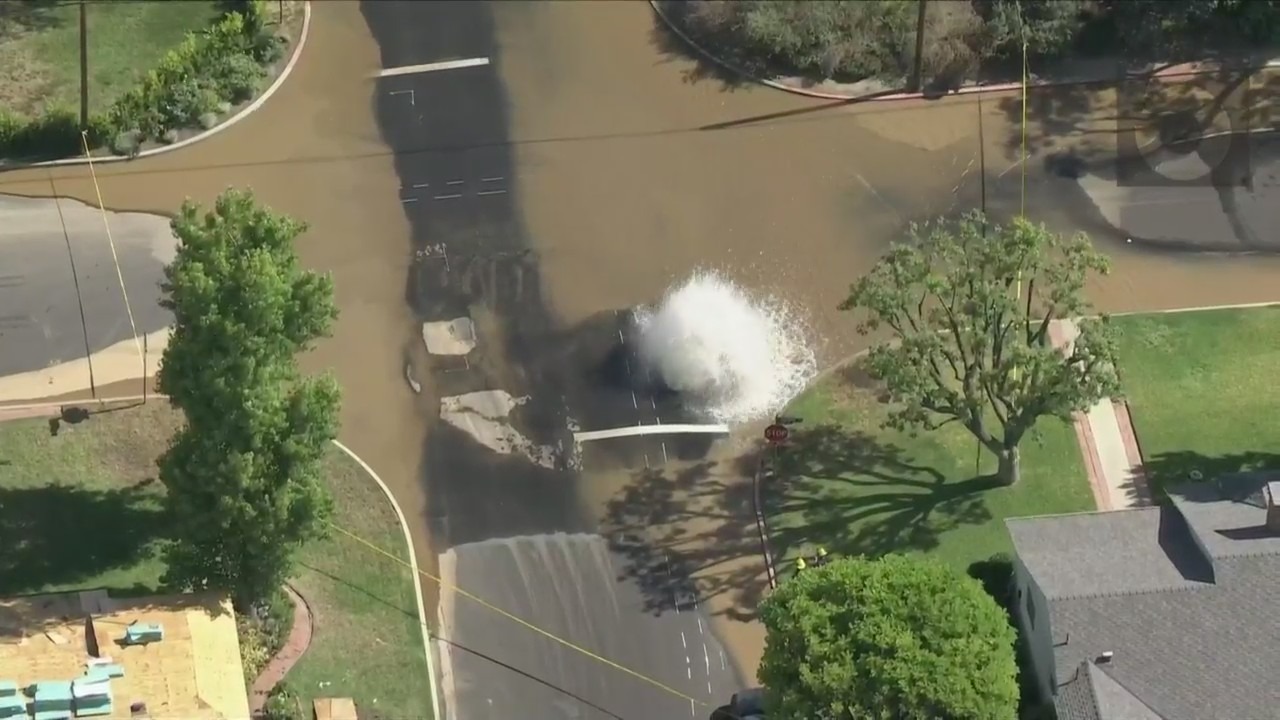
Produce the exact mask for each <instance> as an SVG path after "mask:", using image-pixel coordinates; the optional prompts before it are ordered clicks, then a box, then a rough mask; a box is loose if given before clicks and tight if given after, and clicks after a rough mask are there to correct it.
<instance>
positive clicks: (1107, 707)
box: [1008, 475, 1280, 720]
mask: <svg viewBox="0 0 1280 720" xmlns="http://www.w3.org/2000/svg"><path fill="white" fill-rule="evenodd" d="M1266 479H1267V478H1265V477H1263V476H1259V475H1249V476H1237V477H1231V478H1227V479H1225V480H1224V481H1223V482H1221V483H1213V484H1207V485H1206V486H1201V487H1195V488H1176V489H1174V490H1173V491H1171V493H1170V494H1171V495H1172V496H1173V497H1174V498H1175V501H1174V504H1173V505H1164V506H1160V507H1149V508H1139V509H1134V510H1124V511H1116V512H1106V513H1082V514H1078V515H1061V516H1049V517H1040V518H1020V519H1016V520H1009V521H1008V526H1009V531H1010V534H1011V535H1012V536H1013V541H1014V546H1015V548H1016V550H1017V553H1018V557H1019V559H1020V560H1021V561H1022V563H1023V566H1024V567H1025V568H1026V569H1027V571H1028V572H1029V573H1030V574H1031V576H1032V577H1033V578H1034V579H1035V580H1036V583H1037V585H1039V586H1040V588H1041V590H1042V592H1043V593H1044V595H1045V597H1046V599H1047V600H1048V602H1049V606H1050V607H1049V614H1050V619H1051V625H1050V627H1051V628H1052V633H1053V642H1054V645H1055V647H1054V661H1055V662H1054V664H1055V668H1056V672H1057V677H1056V682H1057V684H1058V686H1059V688H1060V694H1059V697H1058V698H1057V703H1058V705H1059V706H1060V707H1059V716H1060V718H1061V720H1121V719H1122V720H1131V719H1133V720H1139V719H1140V720H1148V718H1151V717H1155V718H1160V719H1161V720H1202V719H1203V718H1208V717H1233V718H1274V717H1277V707H1280V706H1277V705H1276V699H1275V697H1274V693H1268V692H1266V689H1267V688H1272V687H1274V681H1275V673H1276V669H1277V668H1280V619H1278V616H1277V615H1276V614H1275V612H1274V610H1273V607H1274V605H1275V602H1276V600H1277V598H1280V542H1277V538H1275V537H1274V536H1273V535H1270V534H1268V533H1266V532H1264V531H1263V528H1264V519H1265V512H1266V511H1265V509H1264V507H1263V506H1262V505H1260V504H1258V503H1257V502H1255V501H1254V500H1251V499H1250V498H1256V491H1257V489H1258V488H1260V487H1261V486H1262V485H1263V484H1264V483H1265V481H1266ZM1197 541H1199V545H1197ZM1201 547H1203V548H1204V550H1203V551H1202V550H1200V548H1201ZM1107 651H1111V652H1112V653H1114V655H1113V657H1112V659H1111V661H1110V662H1107V663H1105V664H1102V665H1094V661H1096V660H1097V659H1098V658H1099V657H1100V656H1101V655H1102V654H1103V653H1104V652H1107ZM1088 666H1093V667H1092V668H1090V667H1088ZM1082 695H1083V696H1085V697H1092V699H1093V706H1092V708H1093V710H1092V714H1090V712H1086V710H1085V708H1086V704H1084V703H1082V702H1081V700H1080V697H1081V696H1082ZM1125 695H1128V696H1132V698H1134V699H1136V700H1138V701H1139V702H1140V703H1141V704H1142V705H1143V706H1145V708H1147V710H1149V711H1150V712H1152V713H1154V715H1143V714H1141V713H1142V712H1146V711H1144V710H1141V709H1138V710H1135V709H1133V708H1129V707H1127V706H1126V705H1125V704H1124V696H1125ZM1108 713H1109V714H1108Z"/></svg>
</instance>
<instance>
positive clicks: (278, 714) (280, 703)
mask: <svg viewBox="0 0 1280 720" xmlns="http://www.w3.org/2000/svg"><path fill="white" fill-rule="evenodd" d="M306 717H307V714H306V713H305V712H304V711H303V709H302V699H301V698H299V697H298V693H296V692H295V691H294V690H293V688H292V687H291V686H290V685H289V683H287V682H281V683H280V684H279V685H276V686H275V687H274V688H272V689H271V694H270V695H268V696H267V701H266V702H265V703H263V705H262V720H304V719H305V718H306Z"/></svg>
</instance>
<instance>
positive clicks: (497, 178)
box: [480, 175, 503, 182]
mask: <svg viewBox="0 0 1280 720" xmlns="http://www.w3.org/2000/svg"><path fill="white" fill-rule="evenodd" d="M502 179H503V177H502V176H501V175H494V176H493V177H487V178H480V182H500V181H501V180H502Z"/></svg>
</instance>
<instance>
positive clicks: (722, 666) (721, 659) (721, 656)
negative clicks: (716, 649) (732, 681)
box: [720, 650, 729, 670]
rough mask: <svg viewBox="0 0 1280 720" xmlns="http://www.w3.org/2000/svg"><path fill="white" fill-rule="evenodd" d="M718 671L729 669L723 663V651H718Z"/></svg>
mask: <svg viewBox="0 0 1280 720" xmlns="http://www.w3.org/2000/svg"><path fill="white" fill-rule="evenodd" d="M720 669H721V670H728V669H729V668H728V667H727V666H726V665H725V662H724V651H723V650H721V651H720Z"/></svg>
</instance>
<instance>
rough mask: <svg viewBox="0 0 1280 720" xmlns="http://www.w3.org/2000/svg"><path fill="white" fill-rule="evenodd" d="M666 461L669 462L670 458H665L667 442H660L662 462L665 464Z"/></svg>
mask: <svg viewBox="0 0 1280 720" xmlns="http://www.w3.org/2000/svg"><path fill="white" fill-rule="evenodd" d="M668 462H670V460H667V444H666V443H662V463H663V464H664V465H665V464H667V463H668Z"/></svg>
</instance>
